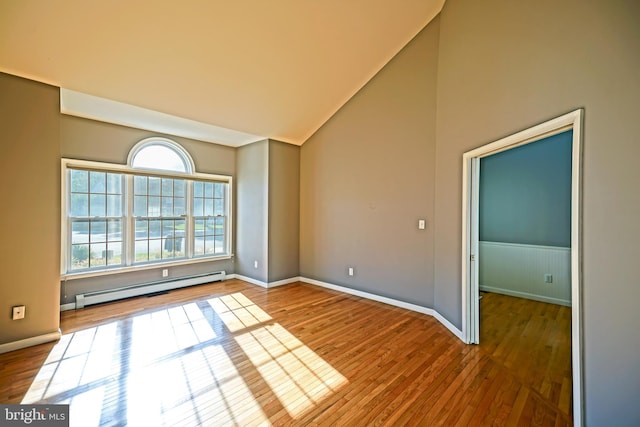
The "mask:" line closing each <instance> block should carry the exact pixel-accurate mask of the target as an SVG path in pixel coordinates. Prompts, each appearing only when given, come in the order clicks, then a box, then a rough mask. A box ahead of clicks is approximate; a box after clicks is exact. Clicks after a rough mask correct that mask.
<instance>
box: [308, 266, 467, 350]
mask: <svg viewBox="0 0 640 427" xmlns="http://www.w3.org/2000/svg"><path fill="white" fill-rule="evenodd" d="M299 279H300V282H304V283H308V284H310V285H315V286H320V287H322V288H327V289H331V290H334V291H338V292H342V293H345V294H349V295H354V296H357V297H361V298H366V299H369V300H372V301H377V302H381V303H384V304H389V305H392V306H394V307H400V308H404V309H406V310H410V311H415V312H417V313H422V314H426V315H427V316H432V317H434V318H435V319H436V320H437V321H439V322H440V323H441V324H442V325H443V326H444V327H445V328H447V329H448V330H449V331H450V332H451V333H453V334H454V335H455V336H456V337H458V338H460V339H462V338H461V337H462V331H460V330H459V329H458V328H456V327H455V326H454V325H453V324H452V323H451V322H449V321H448V320H447V319H445V318H444V317H443V316H442V315H441V314H440V313H438V312H437V311H436V310H434V309H432V308H428V307H423V306H421V305H417V304H412V303H409V302H404V301H399V300H396V299H393V298H388V297H383V296H380V295H376V294H372V293H369V292H363V291H358V290H356V289H351V288H347V287H344V286H339V285H334V284H332V283H327V282H322V281H320V280H315V279H309V278H308V277H300V278H299Z"/></svg>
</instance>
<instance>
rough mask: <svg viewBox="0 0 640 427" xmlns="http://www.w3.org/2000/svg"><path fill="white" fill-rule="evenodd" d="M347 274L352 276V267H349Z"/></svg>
mask: <svg viewBox="0 0 640 427" xmlns="http://www.w3.org/2000/svg"><path fill="white" fill-rule="evenodd" d="M347 274H349V276H353V267H349V269H348V270H347Z"/></svg>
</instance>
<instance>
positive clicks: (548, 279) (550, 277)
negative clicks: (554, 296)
mask: <svg viewBox="0 0 640 427" xmlns="http://www.w3.org/2000/svg"><path fill="white" fill-rule="evenodd" d="M544 283H553V274H545V275H544Z"/></svg>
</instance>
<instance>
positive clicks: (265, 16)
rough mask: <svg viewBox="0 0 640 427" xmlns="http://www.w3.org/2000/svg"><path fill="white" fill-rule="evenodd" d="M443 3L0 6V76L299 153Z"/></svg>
mask: <svg viewBox="0 0 640 427" xmlns="http://www.w3.org/2000/svg"><path fill="white" fill-rule="evenodd" d="M443 3H444V0H400V1H398V0H322V1H309V0H239V1H230V0H224V1H223V0H185V1H181V2H178V1H175V0H147V1H141V0H109V1H87V0H56V1H42V0H0V71H3V72H6V73H9V74H14V75H18V76H22V77H26V78H30V79H33V80H37V81H41V82H45V83H49V84H53V85H56V86H60V87H62V88H65V89H69V90H71V91H73V92H80V93H82V94H87V95H92V96H94V97H99V98H105V99H107V100H113V101H117V102H119V103H124V104H129V105H131V106H135V107H141V108H142V109H146V110H152V111H155V112H160V113H163V114H164V116H165V117H166V115H171V116H176V117H178V118H182V119H188V120H187V121H188V122H191V121H193V122H195V123H200V124H203V125H213V127H212V129H213V128H215V127H219V128H225V129H231V130H234V131H239V132H243V133H245V134H249V135H253V136H255V137H256V139H258V138H260V139H261V138H273V139H278V140H281V141H285V142H289V143H292V144H298V145H300V144H302V143H303V142H304V141H305V140H306V139H307V138H308V137H309V136H311V135H312V134H313V133H314V132H315V131H316V130H317V129H318V128H319V127H320V126H321V125H322V124H323V123H324V122H325V121H327V120H328V119H329V118H330V117H331V116H332V115H333V114H334V113H335V112H336V111H337V110H338V109H339V108H340V107H341V106H342V105H344V103H345V102H346V101H348V100H349V99H350V98H351V97H352V96H353V95H354V94H355V93H356V92H357V91H358V90H359V89H360V88H361V87H362V86H364V85H365V84H366V82H367V81H369V80H370V79H371V78H372V77H373V76H374V75H375V74H376V73H377V72H378V71H379V70H380V69H381V68H382V67H383V66H384V65H385V64H386V63H387V62H388V61H389V60H390V59H391V58H392V57H393V56H394V55H395V54H396V53H398V52H399V51H400V50H401V49H402V48H403V47H404V46H405V45H406V44H407V43H408V42H409V41H410V40H411V39H412V38H413V37H414V36H415V35H416V34H417V33H418V32H419V31H420V30H421V29H422V28H424V27H425V26H426V25H427V24H428V23H429V22H430V21H431V20H432V19H433V18H434V17H435V16H436V15H437V14H438V12H440V10H441V8H442V5H443ZM114 105H121V104H114ZM146 110H145V111H146ZM210 140H211V139H210ZM213 140H215V136H214V138H213ZM229 145H233V143H229ZM237 145H238V144H237Z"/></svg>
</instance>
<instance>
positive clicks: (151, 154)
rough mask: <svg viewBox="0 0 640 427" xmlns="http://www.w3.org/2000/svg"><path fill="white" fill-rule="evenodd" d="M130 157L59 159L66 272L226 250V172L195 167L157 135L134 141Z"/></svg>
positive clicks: (227, 253) (228, 227)
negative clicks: (120, 161)
mask: <svg viewBox="0 0 640 427" xmlns="http://www.w3.org/2000/svg"><path fill="white" fill-rule="evenodd" d="M128 163H129V164H128V165H126V166H125V165H116V164H108V163H97V162H87V161H81V160H70V159H63V195H64V200H63V224H62V229H63V236H62V242H63V243H62V244H63V248H62V253H63V256H62V259H63V260H62V272H63V274H83V273H86V274H93V273H94V272H108V271H111V270H113V269H116V268H117V269H123V268H139V267H141V266H150V265H155V264H166V263H174V264H175V263H185V262H195V261H199V260H211V259H215V258H224V257H229V256H230V255H231V248H230V242H231V238H230V230H231V221H230V206H231V203H230V194H231V188H230V187H231V182H232V179H231V177H228V176H220V175H209V174H201V173H196V172H194V167H193V162H192V160H191V157H190V156H189V154H188V153H187V152H186V151H184V150H183V149H182V147H180V146H178V145H177V144H175V143H174V142H172V141H169V140H166V139H161V138H152V139H148V140H144V141H141V142H140V143H138V144H137V145H136V146H135V147H134V148H133V149H132V150H131V153H130V155H129V162H128Z"/></svg>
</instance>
